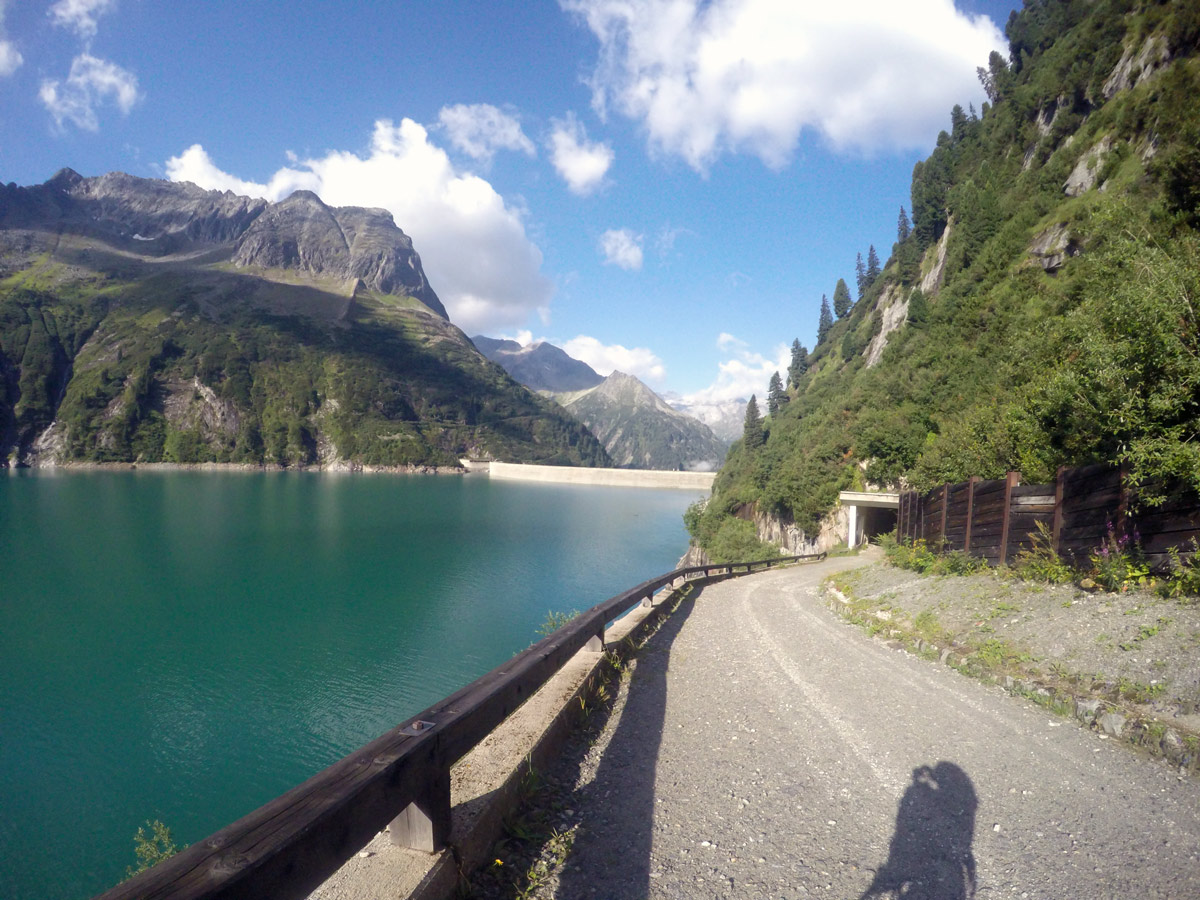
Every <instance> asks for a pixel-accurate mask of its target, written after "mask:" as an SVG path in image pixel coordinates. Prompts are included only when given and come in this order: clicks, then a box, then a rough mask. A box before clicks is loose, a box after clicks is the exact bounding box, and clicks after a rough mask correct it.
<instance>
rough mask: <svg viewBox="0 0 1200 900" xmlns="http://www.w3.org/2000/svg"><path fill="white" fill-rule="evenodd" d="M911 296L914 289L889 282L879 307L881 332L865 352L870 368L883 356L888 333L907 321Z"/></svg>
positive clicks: (880, 299)
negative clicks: (907, 289)
mask: <svg viewBox="0 0 1200 900" xmlns="http://www.w3.org/2000/svg"><path fill="white" fill-rule="evenodd" d="M943 258H944V254H943ZM910 296H912V291H907V292H905V291H903V290H902V289H901V288H900V287H898V286H897V285H893V284H889V285H888V286H887V289H886V290H885V291H884V292H883V296H882V297H880V298H879V303H878V308H879V309H880V310H881V311H882V314H883V322H882V324H881V326H880V329H879V334H877V335H875V337H873V338H871V343H869V344H867V349H866V351H865V352H864V354H863V355H864V356H865V357H866V361H867V363H866V364H867V368H868V369H869V368H870V367H871V366H873V365H875V364H876V363H877V362H879V360H880V359H881V358H882V357H883V351H884V349H885V348H886V347H887V343H888V335H890V334H891V333H892V332H893V331H895V330H897V329H898V328H899V327H900V326H901V325H903V324H904V323H905V321H907V319H908V298H909V297H910Z"/></svg>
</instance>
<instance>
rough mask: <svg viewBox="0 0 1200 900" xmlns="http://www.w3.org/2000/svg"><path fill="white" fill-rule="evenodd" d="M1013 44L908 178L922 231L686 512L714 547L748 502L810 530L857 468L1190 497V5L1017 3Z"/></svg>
mask: <svg viewBox="0 0 1200 900" xmlns="http://www.w3.org/2000/svg"><path fill="white" fill-rule="evenodd" d="M1007 34H1008V37H1009V40H1010V46H1011V57H1010V59H1009V60H1004V59H1003V58H1001V57H1000V56H999V54H993V57H992V59H991V60H990V61H989V64H988V66H987V67H986V68H985V69H984V70H983V71H981V78H982V80H983V81H984V84H985V87H986V88H987V90H988V92H989V96H990V98H991V102H990V103H989V104H985V105H984V108H983V109H982V110H981V113H980V115H978V116H975V115H972V114H971V113H969V112H964V111H963V110H962V109H961V108H957V107H956V108H955V110H954V111H953V112H952V114H951V128H950V130H949V131H947V132H943V133H942V134H941V135H940V137H939V139H938V144H937V148H936V149H935V150H934V152H933V153H932V154H931V156H930V157H929V158H928V159H926V160H924V161H923V162H921V163H918V164H917V166H916V167H915V169H914V172H913V185H912V198H911V209H912V212H913V221H912V226H913V227H912V229H911V233H909V234H908V235H906V236H903V235H899V234H898V238H900V239H899V240H898V241H897V243H896V244H895V245H894V246H893V249H892V255H891V257H890V259H889V260H888V262H887V264H886V265H885V266H884V268H883V271H882V273H881V274H880V276H879V277H878V278H876V279H875V280H874V282H873V283H871V284H870V285H868V286H867V288H866V290H865V293H864V296H863V297H862V299H860V300H859V302H858V303H857V304H856V305H855V306H854V307H853V308H852V309H851V310H850V312H849V314H848V315H846V316H845V317H844V318H842V319H840V320H838V321H837V322H835V323H834V324H833V326H832V328H830V329H829V331H828V333H827V334H826V336H825V338H824V339H823V340H822V341H821V342H820V344H819V345H818V346H817V348H816V349H815V350H814V351H813V353H812V354H811V355H810V357H809V358H808V359H807V363H808V369H807V371H806V372H805V373H804V374H802V375H799V376H798V377H797V378H796V379H795V384H793V385H792V386H791V387H790V388H789V398H790V402H788V403H787V405H786V406H785V407H784V408H783V410H782V411H781V412H779V413H778V414H777V415H775V416H773V417H771V418H769V419H767V421H766V430H767V439H766V441H765V443H764V444H763V445H762V446H761V447H755V448H750V447H747V446H746V442H744V441H742V442H739V443H737V444H735V446H734V447H733V449H732V450H731V452H730V454H729V457H728V458H727V460H726V463H725V465H724V467H723V468H722V470H721V473H720V475H719V476H718V479H717V482H716V485H715V487H714V497H713V500H712V501H711V502H710V503H709V505H708V507H707V508H706V509H705V511H704V512H703V514H702V515H700V514H697V513H693V514H692V515H690V516H689V527H690V528H691V530H692V533H693V535H694V536H695V537H696V538H697V539H698V540H699V542H700V543H701V544H702V545H704V546H706V547H709V548H714V547H720V546H721V545H722V544H723V543H728V542H729V540H730V539H731V536H732V535H734V534H735V532H737V533H740V532H741V531H744V527H743V526H744V523H739V522H737V518H738V517H741V518H749V517H750V514H751V512H753V511H757V512H759V513H766V514H769V515H772V516H774V517H776V518H778V519H780V520H782V521H784V522H794V523H796V524H797V525H800V526H801V527H802V528H804V529H805V530H806V531H808V533H810V534H812V533H815V530H816V527H817V523H818V522H819V520H820V519H821V517H822V516H823V515H824V514H825V513H826V512H828V511H829V510H830V509H831V508H832V506H833V505H834V503H835V501H836V498H837V492H838V491H839V490H842V489H847V488H852V487H859V486H861V485H862V484H863V483H864V482H875V483H892V484H895V483H898V482H900V483H906V484H909V485H913V486H916V487H918V488H928V487H931V486H933V485H935V484H937V483H940V482H943V481H955V480H961V479H965V478H966V477H968V476H970V475H981V476H984V477H998V476H1000V475H1002V474H1003V473H1004V471H1006V470H1008V469H1016V470H1019V471H1021V472H1022V474H1023V475H1024V477H1025V478H1026V480H1030V481H1037V480H1046V479H1050V478H1052V476H1053V472H1054V469H1055V468H1056V467H1057V466H1059V465H1067V464H1083V463H1088V462H1096V461H1113V462H1120V463H1124V464H1126V465H1128V466H1129V467H1130V469H1131V471H1132V472H1133V474H1134V476H1135V477H1140V478H1142V479H1146V480H1151V479H1159V478H1164V477H1165V478H1181V479H1183V480H1184V481H1185V482H1187V483H1189V484H1190V485H1191V486H1193V487H1200V333H1198V323H1197V305H1198V304H1200V240H1198V238H1197V232H1196V228H1197V226H1198V225H1200V209H1198V207H1197V202H1198V200H1200V150H1198V149H1197V148H1198V147H1200V105H1197V103H1196V100H1195V98H1196V97H1197V96H1200V59H1198V58H1197V44H1198V42H1200V5H1197V4H1194V3H1185V2H1168V3H1154V2H1134V0H1027V3H1026V7H1025V9H1024V10H1023V11H1022V12H1020V13H1019V14H1014V16H1013V17H1012V19H1011V20H1010V21H1009V23H1008V28H1007ZM852 253H853V250H850V251H849V252H848V254H847V255H848V257H849V256H850V255H852ZM1150 499H1151V500H1153V497H1151V498H1150Z"/></svg>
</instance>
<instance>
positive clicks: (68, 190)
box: [0, 170, 609, 466]
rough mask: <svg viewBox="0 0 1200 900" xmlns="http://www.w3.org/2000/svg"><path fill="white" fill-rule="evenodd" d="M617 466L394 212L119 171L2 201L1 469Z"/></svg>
mask: <svg viewBox="0 0 1200 900" xmlns="http://www.w3.org/2000/svg"><path fill="white" fill-rule="evenodd" d="M464 454H471V455H486V456H492V457H495V458H498V459H503V460H507V461H512V462H539V463H552V464H570V465H605V464H607V463H608V461H609V460H608V456H607V454H606V453H605V452H604V448H603V447H601V446H600V444H599V443H598V442H597V441H596V439H595V438H594V437H593V436H592V435H591V434H590V433H589V432H588V431H587V429H586V428H584V427H583V426H582V425H580V424H579V423H578V422H576V421H574V420H573V419H571V417H570V416H568V415H566V414H565V413H563V412H562V410H560V409H559V408H558V407H557V405H556V404H554V403H553V402H551V401H549V400H547V399H545V398H542V397H539V396H537V395H535V394H533V393H531V392H530V391H528V390H526V389H525V388H524V387H522V386H521V385H519V384H517V383H516V382H515V381H513V380H512V379H511V378H510V377H509V376H508V375H507V374H506V373H505V372H504V371H503V370H502V369H501V368H500V367H499V366H497V365H495V364H493V363H491V362H489V361H487V360H486V359H484V357H483V356H482V355H481V354H480V353H479V352H478V350H476V348H475V346H474V345H473V344H472V343H471V342H470V341H469V340H468V339H467V337H466V335H464V334H463V333H462V332H461V331H460V330H459V329H458V328H456V327H455V326H454V325H452V324H451V323H450V322H449V320H448V319H447V317H446V312H445V309H444V307H443V306H442V303H441V301H440V300H439V299H438V297H437V294H436V293H435V292H434V291H433V288H432V287H431V286H430V285H429V283H428V282H427V281H426V279H425V275H424V272H423V270H422V268H421V262H420V258H419V257H418V256H417V254H416V252H415V251H414V249H413V246H412V241H411V240H410V239H409V238H408V236H407V235H405V234H404V233H403V232H402V231H401V230H400V229H399V228H398V227H397V226H396V224H395V223H394V222H393V221H392V217H391V214H390V213H387V212H386V211H384V210H380V209H362V208H356V207H344V208H338V209H333V208H330V207H328V206H326V205H325V204H324V203H323V202H322V201H321V200H320V198H319V197H317V196H316V195H315V194H312V193H310V192H308V191H297V192H295V193H293V194H292V195H291V196H290V197H288V198H287V199H285V200H283V201H281V202H279V203H274V204H268V203H267V202H266V201H264V200H252V199H250V198H246V197H237V196H235V195H234V194H232V193H229V192H225V193H222V192H218V191H204V190H201V189H200V188H198V187H196V186H195V185H191V184H173V183H170V182H165V181H156V180H153V179H144V178H133V177H131V176H128V175H122V174H120V173H112V174H109V175H105V176H101V177H99V178H82V177H80V176H79V175H78V174H76V173H75V172H72V171H70V170H63V172H60V173H59V174H58V175H57V176H55V178H53V179H51V180H50V181H48V182H46V183H45V184H43V185H37V186H34V187H29V188H24V187H17V186H16V185H8V186H7V187H0V465H7V464H15V465H41V464H56V463H64V462H139V461H140V462H172V463H192V462H209V461H215V462H233V463H247V464H256V465H261V464H271V465H283V466H291V465H301V466H303V465H334V466H357V465H381V466H428V465H449V466H455V465H457V464H458V459H459V457H461V456H462V455H464Z"/></svg>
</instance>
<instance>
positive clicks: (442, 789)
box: [388, 765, 450, 853]
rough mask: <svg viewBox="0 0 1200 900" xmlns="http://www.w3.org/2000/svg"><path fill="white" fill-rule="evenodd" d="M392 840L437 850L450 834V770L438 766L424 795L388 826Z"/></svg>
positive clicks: (419, 847) (430, 776)
mask: <svg viewBox="0 0 1200 900" xmlns="http://www.w3.org/2000/svg"><path fill="white" fill-rule="evenodd" d="M388 830H389V831H390V832H391V835H392V843H393V844H395V845H396V846H398V847H408V848H409V849H410V850H424V851H425V852H426V853H437V852H439V851H440V850H441V849H442V848H443V847H445V846H446V839H447V838H449V837H450V769H449V767H446V766H440V765H439V766H436V770H435V771H434V772H432V773H430V775H429V776H428V777H427V778H426V779H425V790H424V792H423V795H422V796H420V797H418V798H417V799H415V800H413V802H412V803H410V804H408V806H406V807H405V808H404V810H403V811H402V812H401V813H400V815H398V816H396V818H394V819H392V821H391V823H390V824H389V825H388Z"/></svg>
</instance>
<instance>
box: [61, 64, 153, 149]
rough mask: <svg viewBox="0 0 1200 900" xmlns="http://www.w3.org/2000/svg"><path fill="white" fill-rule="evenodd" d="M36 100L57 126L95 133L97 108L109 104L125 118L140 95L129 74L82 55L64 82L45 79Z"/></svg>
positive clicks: (97, 125)
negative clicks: (124, 115) (72, 126)
mask: <svg viewBox="0 0 1200 900" xmlns="http://www.w3.org/2000/svg"><path fill="white" fill-rule="evenodd" d="M38 97H39V98H40V99H41V101H42V104H43V105H44V106H45V107H46V109H48V110H49V111H50V115H51V116H53V117H54V122H55V124H56V125H58V127H60V128H61V127H62V126H63V123H64V122H72V123H74V124H75V125H77V126H78V127H80V128H83V129H85V130H87V131H96V130H98V129H99V127H100V123H99V119H98V118H97V116H96V108H97V107H98V106H100V105H101V104H103V103H106V102H109V101H111V102H113V103H115V104H116V106H117V109H119V110H120V111H121V112H122V113H124V114H126V115H128V114H129V111H130V110H131V109H133V107H134V104H136V103H137V102H138V101H139V100H140V99H141V98H142V93H141V91H140V90H139V89H138V80H137V76H136V75H134V74H133V73H132V72H130V71H128V70H127V69H122V68H121V67H120V66H118V65H117V64H116V63H113V62H109V61H108V60H105V59H97V58H96V57H94V56H92V55H91V54H90V53H81V54H79V56H76V57H75V59H74V60H72V62H71V73H70V74H69V75H68V76H67V80H66V81H65V82H64V81H59V80H58V79H57V78H53V79H49V78H48V79H46V80H45V81H43V82H42V87H41V90H39V91H38Z"/></svg>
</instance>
